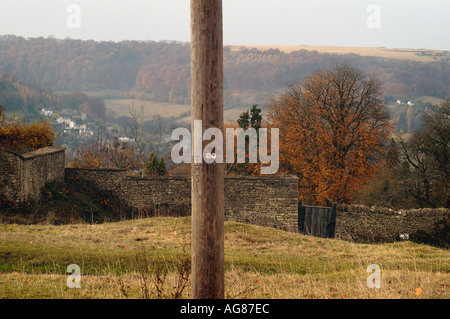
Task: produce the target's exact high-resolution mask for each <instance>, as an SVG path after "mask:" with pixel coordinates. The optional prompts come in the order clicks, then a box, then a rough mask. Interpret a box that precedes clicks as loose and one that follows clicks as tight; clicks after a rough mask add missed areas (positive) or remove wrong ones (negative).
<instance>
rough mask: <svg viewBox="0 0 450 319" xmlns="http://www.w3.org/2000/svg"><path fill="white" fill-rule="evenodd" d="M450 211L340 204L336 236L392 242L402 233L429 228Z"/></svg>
mask: <svg viewBox="0 0 450 319" xmlns="http://www.w3.org/2000/svg"><path fill="white" fill-rule="evenodd" d="M449 214H450V210H449V209H446V208H435V209H433V208H420V209H409V210H398V211H396V210H392V209H389V208H383V207H366V206H361V205H338V207H337V213H336V229H335V234H336V235H335V237H336V238H341V239H344V240H353V241H367V242H393V241H397V240H400V235H402V234H407V235H411V234H413V233H414V232H417V231H419V230H422V231H430V230H432V229H433V227H434V226H435V224H436V223H437V222H439V221H441V220H443V219H445V218H447V217H448V216H449Z"/></svg>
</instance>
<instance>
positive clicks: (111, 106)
mask: <svg viewBox="0 0 450 319" xmlns="http://www.w3.org/2000/svg"><path fill="white" fill-rule="evenodd" d="M104 101H105V106H106V110H107V112H110V113H111V115H113V116H115V117H120V116H130V112H129V107H130V106H131V103H132V102H133V100H132V99H104ZM141 105H143V106H144V116H145V119H146V120H150V119H152V117H153V115H158V114H159V115H160V116H163V117H171V116H174V117H180V116H181V115H182V114H183V113H186V112H188V111H189V110H190V105H185V104H173V103H168V102H154V101H140V100H134V106H135V107H138V108H140V107H141Z"/></svg>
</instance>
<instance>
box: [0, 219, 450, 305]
mask: <svg viewBox="0 0 450 319" xmlns="http://www.w3.org/2000/svg"><path fill="white" fill-rule="evenodd" d="M189 247H190V217H180V218H168V217H166V218H162V217H161V218H151V219H140V220H132V221H123V222H117V223H104V224H96V225H88V224H74V225H62V226H53V225H14V224H1V225H0V272H1V273H0V298H125V297H128V298H142V297H143V295H142V291H143V288H142V287H143V281H142V280H141V278H142V276H141V273H140V269H141V266H142V265H141V264H142V260H139V258H138V256H140V255H142V254H143V253H145V256H146V258H147V259H148V261H151V264H152V267H153V268H155V269H156V268H158V269H165V271H167V272H168V273H169V275H168V279H167V281H168V283H167V289H168V291H170V289H171V287H172V286H173V284H172V283H173V282H175V281H176V278H177V273H176V271H175V265H176V263H177V262H178V261H179V260H180V254H181V253H182V251H183V249H184V250H185V251H187V252H189V250H190V248H189ZM449 257H450V256H449V252H448V251H447V250H444V249H439V248H434V247H430V246H426V245H420V244H415V243H411V242H399V243H392V244H377V245H369V244H356V243H352V242H346V241H341V240H336V239H321V238H315V237H309V236H304V235H301V234H295V233H289V232H284V231H280V230H276V229H272V228H266V227H259V226H254V225H246V224H241V223H235V222H227V223H226V224H225V270H226V296H227V297H228V298H240V297H246V298H448V297H450V291H449V288H450V286H449V282H450V258H449ZM70 264H77V265H79V266H80V267H81V272H82V288H81V289H68V288H67V286H66V279H67V275H66V274H65V272H66V268H67V266H68V265H70ZM370 264H378V265H379V266H380V267H381V269H382V272H381V275H382V287H381V288H380V289H369V288H367V286H366V279H367V277H368V276H369V274H368V273H367V272H366V269H367V266H368V265H370ZM418 287H421V289H422V290H423V293H422V295H421V296H416V294H415V289H416V288H418ZM152 296H153V297H155V298H156V296H155V295H152ZM189 296H190V282H189V283H188V287H187V288H186V290H185V291H184V292H183V295H182V297H183V298H189Z"/></svg>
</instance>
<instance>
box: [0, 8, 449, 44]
mask: <svg viewBox="0 0 450 319" xmlns="http://www.w3.org/2000/svg"><path fill="white" fill-rule="evenodd" d="M71 4H74V5H75V7H74V6H70V5H71ZM74 8H75V9H74ZM77 8H79V13H78V11H77V10H78V9H77ZM223 15H224V43H225V44H260V45H302V44H306V45H332V46H371V47H379V46H384V47H390V48H426V49H441V50H450V0H369V1H366V0H223ZM0 34H2V35H4V34H15V35H20V36H23V37H38V36H43V37H47V36H48V35H54V36H55V37H56V38H65V37H70V38H74V39H85V40H86V39H94V40H105V41H109V40H112V41H120V40H155V41H159V40H176V41H182V42H189V40H190V12H189V0H131V1H130V0H89V1H86V0H84V1H83V0H70V1H67V0H1V1H0Z"/></svg>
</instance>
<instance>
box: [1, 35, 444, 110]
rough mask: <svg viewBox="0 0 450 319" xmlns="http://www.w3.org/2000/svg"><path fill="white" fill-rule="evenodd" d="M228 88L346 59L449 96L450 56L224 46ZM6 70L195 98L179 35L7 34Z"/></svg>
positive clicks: (58, 84)
mask: <svg viewBox="0 0 450 319" xmlns="http://www.w3.org/2000/svg"><path fill="white" fill-rule="evenodd" d="M224 59H225V83H224V85H225V90H233V91H236V92H246V91H253V92H267V91H273V90H277V89H279V88H283V87H285V86H286V84H287V83H290V82H296V81H300V80H302V79H304V78H305V77H306V76H309V75H311V74H312V72H313V71H315V70H318V69H325V68H329V67H333V66H334V65H335V64H336V63H340V62H342V61H343V60H345V61H347V62H348V63H350V64H351V65H353V66H354V67H356V68H358V69H360V70H363V71H364V72H365V73H372V72H373V73H376V74H377V75H378V77H379V78H380V80H381V81H382V83H383V86H384V88H385V95H386V96H394V97H397V98H408V99H410V98H413V97H418V96H422V95H427V96H435V97H439V98H447V97H449V96H450V63H448V62H442V61H440V62H429V63H424V62H417V61H406V60H405V61H403V60H394V59H384V58H379V57H370V56H359V55H356V54H344V55H338V54H327V53H318V52H317V51H306V50H300V51H293V52H282V51H280V50H278V49H269V50H258V49H256V48H253V49H246V48H242V49H240V50H236V49H234V50H232V48H231V47H225V50H224ZM0 72H8V73H12V74H16V75H18V76H19V77H20V78H21V79H23V80H24V81H27V82H29V83H32V84H34V85H37V86H40V87H44V88H51V89H53V90H64V91H68V90H70V91H73V90H83V91H87V90H102V89H116V90H124V91H137V92H138V93H140V96H139V98H145V99H151V100H154V101H169V102H174V103H189V100H190V96H189V95H190V46H189V44H188V43H178V42H153V41H147V42H140V41H122V42H118V43H117V42H95V41H81V40H71V39H64V40H58V39H52V38H43V37H40V38H31V39H25V38H23V37H18V36H1V37H0Z"/></svg>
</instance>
